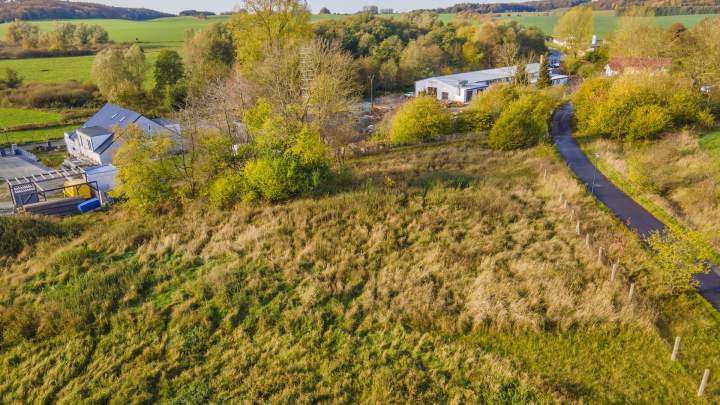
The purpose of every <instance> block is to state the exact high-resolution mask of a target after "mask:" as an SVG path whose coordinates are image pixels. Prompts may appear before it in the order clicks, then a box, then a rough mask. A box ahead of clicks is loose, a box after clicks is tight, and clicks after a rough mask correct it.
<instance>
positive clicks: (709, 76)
mask: <svg viewBox="0 0 720 405" xmlns="http://www.w3.org/2000/svg"><path fill="white" fill-rule="evenodd" d="M692 40H693V41H694V42H695V46H692V47H689V48H688V49H687V52H686V54H685V56H684V57H683V58H682V59H683V70H685V71H686V72H688V73H689V74H690V76H691V77H692V78H693V80H694V81H695V84H696V85H698V86H703V85H711V86H715V88H718V87H719V86H720V17H717V16H716V17H711V18H706V19H704V20H703V21H701V22H700V23H699V24H698V25H697V26H695V28H694V29H693V31H692Z"/></svg>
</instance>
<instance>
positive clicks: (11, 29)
mask: <svg viewBox="0 0 720 405" xmlns="http://www.w3.org/2000/svg"><path fill="white" fill-rule="evenodd" d="M4 39H5V42H6V43H7V44H9V45H11V46H20V47H22V48H24V49H36V48H44V49H47V50H49V51H61V52H62V51H73V50H75V51H77V50H88V49H93V48H97V47H99V46H102V45H105V44H107V43H108V42H109V41H110V37H109V35H108V33H107V31H106V30H105V29H104V28H103V27H102V26H100V25H97V24H93V25H89V24H85V23H81V24H72V23H60V22H59V23H56V24H55V27H54V28H53V30H52V31H49V32H44V33H42V34H41V33H40V27H38V26H37V25H34V24H31V23H29V22H27V21H20V20H18V21H14V22H12V23H10V24H9V25H8V26H7V29H6V31H5V38H4Z"/></svg>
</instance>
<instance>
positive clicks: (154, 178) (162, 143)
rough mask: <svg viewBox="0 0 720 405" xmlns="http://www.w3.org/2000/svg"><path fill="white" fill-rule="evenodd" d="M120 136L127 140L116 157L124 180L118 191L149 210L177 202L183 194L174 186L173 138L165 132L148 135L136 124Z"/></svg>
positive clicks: (149, 211)
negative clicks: (180, 194) (179, 193)
mask: <svg viewBox="0 0 720 405" xmlns="http://www.w3.org/2000/svg"><path fill="white" fill-rule="evenodd" d="M116 137H118V138H121V139H123V143H122V145H121V146H120V148H119V149H118V151H117V152H116V153H115V156H114V157H113V164H114V165H115V166H116V167H117V168H118V177H119V179H120V186H119V187H118V188H117V189H116V190H115V193H116V194H118V195H121V196H124V197H125V198H127V199H128V202H129V203H130V204H131V205H132V206H134V207H137V208H138V209H140V210H141V211H142V212H145V213H153V212H159V211H162V210H164V209H168V208H171V207H173V206H175V205H177V204H178V203H179V201H180V199H179V198H180V196H179V195H178V193H177V192H176V190H175V188H174V185H175V183H176V181H177V179H178V176H177V172H176V170H175V166H174V163H173V162H172V159H173V157H172V152H173V150H174V149H175V144H174V142H173V140H172V139H171V138H170V137H169V136H167V135H164V134H147V133H145V131H143V130H142V129H141V128H140V127H138V126H137V125H134V124H132V125H130V126H129V127H128V128H127V129H119V130H118V131H117V133H116Z"/></svg>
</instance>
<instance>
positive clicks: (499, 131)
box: [488, 94, 554, 150]
mask: <svg viewBox="0 0 720 405" xmlns="http://www.w3.org/2000/svg"><path fill="white" fill-rule="evenodd" d="M553 106H554V103H553V100H552V99H550V98H549V97H547V96H543V95H540V94H526V95H524V96H522V97H521V98H520V99H519V100H518V101H516V102H514V103H512V104H510V106H509V107H508V108H507V109H506V110H505V111H504V112H503V113H502V114H501V115H500V118H498V120H497V122H496V123H495V125H494V126H493V128H492V130H491V131H490V137H489V138H488V144H489V145H490V147H491V148H493V149H500V150H512V149H520V148H527V147H530V146H534V145H537V144H538V142H540V140H542V139H543V138H544V137H545V136H546V135H547V133H548V125H547V122H548V119H549V118H550V114H551V113H552V109H553Z"/></svg>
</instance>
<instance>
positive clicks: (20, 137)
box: [0, 125, 78, 145]
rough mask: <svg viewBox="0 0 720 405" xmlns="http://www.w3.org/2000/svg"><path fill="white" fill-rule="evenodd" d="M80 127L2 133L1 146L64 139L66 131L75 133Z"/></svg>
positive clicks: (0, 135) (67, 126)
mask: <svg viewBox="0 0 720 405" xmlns="http://www.w3.org/2000/svg"><path fill="white" fill-rule="evenodd" d="M77 128H78V125H66V126H59V127H52V128H43V129H28V130H26V131H11V132H5V133H0V144H13V143H14V144H18V145H22V144H26V143H33V142H45V141H51V140H57V139H62V138H63V134H64V133H65V132H66V131H73V130H75V129H77Z"/></svg>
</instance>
